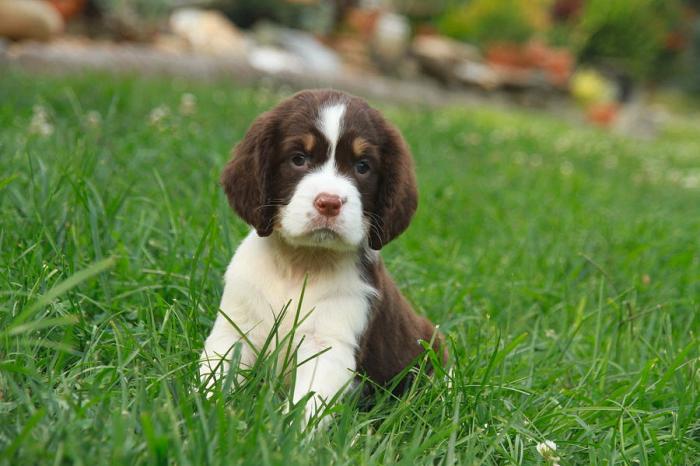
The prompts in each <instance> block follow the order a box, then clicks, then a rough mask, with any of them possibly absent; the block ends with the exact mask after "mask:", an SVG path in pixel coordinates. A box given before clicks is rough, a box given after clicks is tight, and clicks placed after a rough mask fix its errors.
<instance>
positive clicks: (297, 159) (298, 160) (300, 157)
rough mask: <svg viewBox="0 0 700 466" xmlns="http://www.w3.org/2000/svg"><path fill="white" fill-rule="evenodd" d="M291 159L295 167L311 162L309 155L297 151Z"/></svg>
mask: <svg viewBox="0 0 700 466" xmlns="http://www.w3.org/2000/svg"><path fill="white" fill-rule="evenodd" d="M290 161H291V162H292V165H294V166H295V167H303V166H304V165H306V164H307V163H308V162H309V156H308V155H306V154H304V153H302V152H295V153H294V154H292V158H291V159H290Z"/></svg>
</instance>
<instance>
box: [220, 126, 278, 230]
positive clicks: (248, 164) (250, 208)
mask: <svg viewBox="0 0 700 466" xmlns="http://www.w3.org/2000/svg"><path fill="white" fill-rule="evenodd" d="M275 132H276V118H275V117H274V114H273V113H272V112H267V113H263V114H262V115H260V116H259V117H258V118H257V119H256V120H255V121H254V122H253V124H252V125H251V126H250V128H248V132H247V133H246V135H245V137H244V138H243V140H242V141H241V142H240V143H238V145H236V147H235V148H234V150H233V158H232V159H231V160H230V161H229V162H228V163H227V164H226V167H224V171H223V173H222V174H221V185H222V186H223V188H224V191H225V192H226V196H227V197H228V202H229V204H230V205H231V207H232V208H233V210H235V211H236V213H237V214H238V215H239V216H240V217H241V218H242V219H243V220H245V222H246V223H248V224H249V225H251V226H252V227H253V228H255V230H256V231H257V232H258V235H260V236H269V235H270V233H272V228H273V223H274V215H275V207H274V206H272V205H271V204H272V202H271V200H270V199H268V197H269V194H268V193H269V192H270V189H269V182H270V180H269V178H270V177H269V174H268V172H269V166H270V161H271V159H272V156H273V151H274V150H275Z"/></svg>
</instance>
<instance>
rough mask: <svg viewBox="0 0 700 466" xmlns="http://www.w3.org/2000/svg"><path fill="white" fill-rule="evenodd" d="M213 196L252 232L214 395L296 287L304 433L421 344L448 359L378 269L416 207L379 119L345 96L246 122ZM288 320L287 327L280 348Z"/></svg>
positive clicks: (406, 160) (204, 361)
mask: <svg viewBox="0 0 700 466" xmlns="http://www.w3.org/2000/svg"><path fill="white" fill-rule="evenodd" d="M221 183H222V185H223V187H224V190H225V192H226V195H227V196H228V200H229V203H230V204H231V207H232V208H233V209H234V210H235V211H236V213H237V214H238V215H239V216H240V217H241V218H242V219H243V220H245V221H246V222H247V223H248V224H249V225H251V227H252V229H251V231H250V233H249V234H248V236H247V237H246V238H245V239H244V240H243V242H242V243H241V244H240V246H239V247H238V249H237V250H236V253H235V254H234V256H233V259H232V260H231V263H230V264H229V266H228V269H227V270H226V275H225V286H224V293H223V297H222V299H221V306H220V309H221V312H222V313H223V314H225V315H226V317H225V316H223V315H218V316H217V318H216V322H215V323H214V328H213V330H212V332H211V334H210V335H209V337H208V338H207V340H206V343H205V346H204V351H203V353H202V357H201V366H200V376H201V378H202V381H203V383H204V384H205V385H206V386H207V387H208V388H209V389H211V387H212V385H213V383H214V382H215V380H216V379H218V378H220V377H221V376H223V375H225V374H226V372H227V371H228V370H229V366H230V364H229V359H230V355H231V352H232V347H233V345H234V344H236V343H237V342H241V344H242V350H241V358H240V364H241V365H243V366H248V367H249V366H252V365H253V363H254V362H255V358H256V351H254V349H253V348H251V345H252V346H253V347H254V348H255V349H257V350H259V349H260V347H261V346H262V345H263V343H264V342H265V340H266V339H267V337H268V335H269V334H270V332H271V330H272V329H273V326H274V325H275V322H276V320H279V319H278V317H279V315H280V311H281V310H282V309H283V308H284V307H285V305H287V303H289V302H290V300H291V305H290V306H289V309H296V307H297V304H298V303H297V300H298V298H299V296H300V292H301V289H302V287H303V284H304V280H305V279H306V280H307V283H306V288H305V293H304V298H303V303H302V314H303V315H306V314H307V313H308V317H306V318H305V319H303V321H302V323H301V324H299V325H298V327H297V328H296V329H295V333H294V342H293V343H294V347H298V350H297V354H296V358H297V363H298V364H300V365H299V366H298V367H297V372H296V379H295V385H294V392H293V400H292V401H293V402H294V403H298V402H299V401H300V400H302V399H304V398H305V397H306V396H307V395H308V394H311V396H309V397H308V401H307V402H306V404H305V416H306V420H307V421H308V420H309V419H310V418H311V417H312V416H314V414H315V413H317V412H318V411H319V409H320V408H322V406H323V405H324V404H325V403H328V402H329V401H330V400H331V399H333V398H334V397H335V396H336V395H337V394H340V392H342V391H343V390H345V389H346V388H347V387H348V386H349V385H350V384H351V382H352V380H353V378H355V377H356V375H357V373H358V372H359V373H362V374H364V375H366V376H367V377H369V378H370V379H371V380H372V381H373V382H376V383H377V384H379V385H385V384H387V383H388V382H390V381H391V379H392V378H393V377H394V376H396V375H397V374H399V373H400V372H401V371H402V370H403V369H404V368H406V367H407V366H409V365H411V364H413V363H414V362H415V361H416V359H417V357H418V356H419V355H420V354H421V353H422V352H423V351H424V347H423V346H422V345H421V344H420V343H419V340H424V341H427V342H432V344H433V347H434V349H435V350H436V351H438V354H440V355H441V357H442V358H443V359H444V358H446V353H444V354H443V353H440V351H444V345H443V344H442V338H441V336H440V335H438V334H437V332H436V329H435V326H434V325H433V324H432V323H431V322H430V321H428V320H427V319H426V318H424V317H421V316H418V315H417V314H415V313H414V312H413V310H412V309H411V305H410V304H409V303H408V301H407V300H406V299H405V298H404V297H403V296H402V295H401V293H400V291H399V289H398V288H397V287H396V284H395V283H394V281H393V280H392V279H391V277H390V276H389V274H388V273H387V271H386V269H385V267H384V264H383V262H382V259H381V257H380V255H379V250H380V249H381V248H382V247H383V246H384V245H386V244H387V243H388V242H389V241H391V240H392V239H394V238H396V237H397V236H398V235H399V234H400V233H401V232H403V231H404V230H405V229H406V227H407V226H408V224H409V222H410V221H411V217H412V216H413V214H414V212H415V210H416V207H417V203H418V193H417V188H416V181H415V177H414V173H413V162H412V159H411V155H410V152H409V149H408V147H407V146H406V143H405V142H404V140H403V138H402V137H401V135H400V134H399V132H398V130H397V129H396V128H395V127H394V126H392V125H391V124H390V123H388V122H387V121H386V120H385V119H384V118H383V117H382V115H381V114H380V113H379V112H378V111H377V110H375V109H373V108H371V107H370V106H369V105H368V104H367V103H366V102H365V101H364V100H362V99H360V98H357V97H354V96H351V95H348V94H345V93H342V92H337V91H333V90H314V91H304V92H300V93H298V94H296V95H294V96H293V97H291V98H289V99H287V100H285V101H283V102H282V103H280V104H279V105H278V106H277V107H275V108H274V109H272V110H271V111H269V112H267V113H264V114H262V115H261V116H259V117H258V118H257V119H256V120H255V121H254V122H253V124H252V126H251V127H250V128H249V129H248V132H247V134H246V135H245V137H244V139H243V141H242V142H240V143H239V144H238V145H237V146H236V148H235V150H234V156H233V158H232V159H231V161H230V162H228V164H227V165H226V167H225V168H224V171H223V174H222V176H221ZM294 314H295V313H294V312H288V313H286V314H284V315H283V317H282V318H281V322H279V327H278V330H277V331H278V332H279V334H280V335H288V334H289V333H290V331H291V329H292V327H293V324H294V318H295V315H294ZM231 322H233V323H234V324H235V326H234V325H232V324H231ZM314 356H315V357H314ZM304 361H305V362H304ZM302 362H303V364H302Z"/></svg>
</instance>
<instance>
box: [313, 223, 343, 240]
mask: <svg viewBox="0 0 700 466" xmlns="http://www.w3.org/2000/svg"><path fill="white" fill-rule="evenodd" d="M309 236H311V238H312V239H313V240H314V241H316V242H319V243H323V242H326V241H335V240H337V239H339V238H340V234H339V233H338V232H337V231H336V230H335V229H334V228H332V227H328V226H322V227H316V228H313V229H312V230H311V232H310V233H309Z"/></svg>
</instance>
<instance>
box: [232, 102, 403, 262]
mask: <svg viewBox="0 0 700 466" xmlns="http://www.w3.org/2000/svg"><path fill="white" fill-rule="evenodd" d="M222 184H223V186H224V189H225V191H226V194H227V195H228V198H229V201H230V203H231V205H232V207H233V208H234V209H235V210H236V212H237V213H238V214H239V215H240V216H241V217H242V218H243V219H244V220H245V221H247V222H248V223H249V224H251V225H252V226H253V227H254V228H255V229H256V230H257V232H258V234H259V235H260V236H267V235H269V234H271V233H272V232H273V231H277V232H278V233H279V234H280V235H281V237H282V238H284V239H285V241H286V242H288V243H289V244H291V245H293V246H310V247H322V248H328V249H336V250H354V249H357V248H359V247H362V246H364V245H366V244H367V245H369V246H370V247H372V248H374V249H380V248H381V247H382V246H383V245H384V244H386V243H387V242H389V241H391V239H393V238H394V237H396V236H397V235H398V234H400V233H401V232H402V231H403V230H404V229H405V228H406V227H407V226H408V224H409V222H410V219H411V217H412V215H413V213H414V212H415V209H416V205H417V193H416V184H415V178H414V175H413V166H412V161H411V156H410V153H409V151H408V149H407V147H406V144H405V142H404V141H403V139H402V138H401V136H400V134H399V133H398V131H397V130H396V129H395V128H394V127H393V126H392V125H390V124H389V123H387V122H386V121H385V120H384V118H383V117H382V116H381V115H380V114H379V112H377V111H376V110H374V109H372V108H371V107H369V106H368V105H367V103H366V102H365V101H363V100H361V99H359V98H357V97H353V96H349V95H347V94H343V93H340V92H336V91H305V92H301V93H299V94H296V95H295V96H293V97H291V98H290V99H287V100H285V101H284V102H282V103H280V104H279V105H278V106H277V107H275V108H274V109H273V110H271V111H270V112H267V113H265V114H263V115H261V116H260V117H258V119H257V120H256V121H255V122H254V123H253V125H252V126H251V127H250V129H249V130H248V132H247V134H246V136H245V138H244V139H243V141H242V142H241V143H240V144H239V145H238V146H237V147H236V149H235V153H234V157H233V159H232V160H231V161H230V162H229V163H228V165H227V166H226V168H225V169H224V173H223V175H222Z"/></svg>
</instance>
